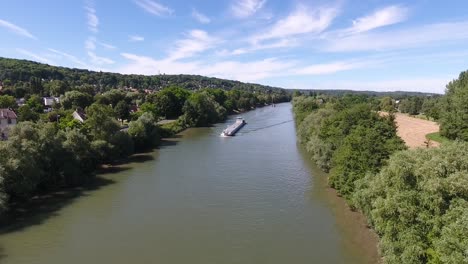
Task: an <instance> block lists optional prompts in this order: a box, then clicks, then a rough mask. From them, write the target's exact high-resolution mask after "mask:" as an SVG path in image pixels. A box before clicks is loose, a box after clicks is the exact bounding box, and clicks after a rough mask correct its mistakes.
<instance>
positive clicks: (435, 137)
mask: <svg viewBox="0 0 468 264" xmlns="http://www.w3.org/2000/svg"><path fill="white" fill-rule="evenodd" d="M426 138H427V139H430V140H432V141H436V142H439V143H441V144H444V143H448V142H450V141H451V140H450V139H448V138H446V137H444V136H441V135H440V132H434V133H429V134H427V135H426Z"/></svg>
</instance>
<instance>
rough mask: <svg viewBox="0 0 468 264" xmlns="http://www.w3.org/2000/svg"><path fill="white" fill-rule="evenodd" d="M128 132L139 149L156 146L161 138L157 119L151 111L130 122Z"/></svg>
mask: <svg viewBox="0 0 468 264" xmlns="http://www.w3.org/2000/svg"><path fill="white" fill-rule="evenodd" d="M128 134H129V135H130V136H131V137H132V139H133V141H134V143H135V148H136V149H137V150H144V149H148V148H152V147H155V146H157V145H158V144H159V142H160V139H161V136H160V132H159V127H158V125H157V120H156V119H155V118H154V116H153V114H151V113H144V114H143V115H142V116H140V117H139V118H138V120H136V121H132V122H130V124H129V128H128Z"/></svg>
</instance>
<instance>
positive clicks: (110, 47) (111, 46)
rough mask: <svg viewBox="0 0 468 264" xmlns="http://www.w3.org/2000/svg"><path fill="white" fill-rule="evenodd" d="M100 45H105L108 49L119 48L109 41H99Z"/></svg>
mask: <svg viewBox="0 0 468 264" xmlns="http://www.w3.org/2000/svg"><path fill="white" fill-rule="evenodd" d="M97 43H98V44H99V45H101V47H104V48H105V49H108V50H114V49H117V47H116V46H114V45H111V44H109V43H105V42H100V41H99V42H97Z"/></svg>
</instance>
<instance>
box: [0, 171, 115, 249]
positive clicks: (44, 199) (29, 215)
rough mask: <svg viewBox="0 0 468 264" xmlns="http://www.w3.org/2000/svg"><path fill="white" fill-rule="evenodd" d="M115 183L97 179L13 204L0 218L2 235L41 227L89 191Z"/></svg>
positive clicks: (0, 233)
mask: <svg viewBox="0 0 468 264" xmlns="http://www.w3.org/2000/svg"><path fill="white" fill-rule="evenodd" d="M113 183H114V181H113V180H110V179H104V178H102V177H96V178H95V179H94V180H93V181H91V182H90V183H89V184H87V185H85V186H83V187H77V188H71V189H63V190H59V191H56V192H52V193H49V194H46V195H40V196H36V197H33V198H32V199H30V200H29V201H28V202H26V203H21V204H19V203H18V204H12V205H11V208H12V209H10V210H9V211H8V212H7V213H5V214H3V215H1V216H0V235H3V234H7V233H11V232H16V231H21V230H22V229H24V228H27V227H30V226H35V225H40V224H42V223H43V222H45V221H46V220H47V219H49V218H51V217H54V216H56V215H58V211H59V210H60V209H62V208H63V207H65V206H67V205H69V204H71V203H72V202H73V201H74V200H75V199H77V198H79V197H83V196H86V195H87V194H86V193H87V192H88V191H95V190H98V189H100V188H102V187H104V186H107V185H110V184H113ZM2 253H3V252H2V250H1V248H0V257H1V256H2V255H4V254H2Z"/></svg>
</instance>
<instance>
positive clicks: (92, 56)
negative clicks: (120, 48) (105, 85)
mask: <svg viewBox="0 0 468 264" xmlns="http://www.w3.org/2000/svg"><path fill="white" fill-rule="evenodd" d="M88 56H89V58H90V60H91V63H92V64H95V65H104V64H114V63H115V61H113V60H111V59H109V58H105V57H100V56H98V55H96V53H94V52H93V51H88Z"/></svg>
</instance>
